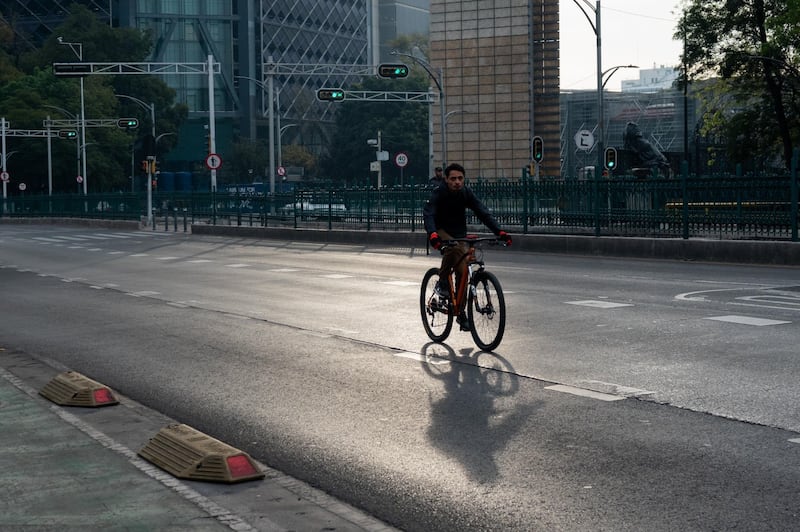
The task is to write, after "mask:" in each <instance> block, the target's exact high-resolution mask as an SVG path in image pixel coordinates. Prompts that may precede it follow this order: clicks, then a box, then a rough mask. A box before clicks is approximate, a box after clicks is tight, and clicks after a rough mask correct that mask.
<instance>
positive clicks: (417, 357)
mask: <svg viewBox="0 0 800 532" xmlns="http://www.w3.org/2000/svg"><path fill="white" fill-rule="evenodd" d="M392 354H393V355H394V356H396V357H400V358H409V359H411V360H416V361H417V362H425V363H426V364H432V365H434V366H441V365H442V364H449V363H450V361H449V360H444V359H441V358H432V357H429V356H425V355H422V354H420V353H412V352H411V351H404V352H402V353H392Z"/></svg>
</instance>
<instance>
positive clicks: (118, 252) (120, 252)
mask: <svg viewBox="0 0 800 532" xmlns="http://www.w3.org/2000/svg"><path fill="white" fill-rule="evenodd" d="M123 253H125V252H124V251H109V252H108V254H109V255H122V254H123Z"/></svg>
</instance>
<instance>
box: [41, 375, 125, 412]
mask: <svg viewBox="0 0 800 532" xmlns="http://www.w3.org/2000/svg"><path fill="white" fill-rule="evenodd" d="M39 395H41V396H43V397H46V398H47V399H49V400H51V401H53V402H54V403H56V404H58V405H62V406H89V407H94V406H110V405H116V404H119V400H118V399H117V398H116V396H115V395H114V392H112V391H111V389H110V388H109V387H108V386H105V385H103V384H100V383H99V382H97V381H93V380H92V379H90V378H89V377H86V376H85V375H81V374H80V373H77V372H75V371H67V372H65V373H61V374H59V375H56V376H55V377H53V379H52V380H51V381H50V382H48V383H47V384H45V386H44V388H42V389H41V390H40V391H39Z"/></svg>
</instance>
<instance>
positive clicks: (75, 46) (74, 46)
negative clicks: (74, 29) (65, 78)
mask: <svg viewBox="0 0 800 532" xmlns="http://www.w3.org/2000/svg"><path fill="white" fill-rule="evenodd" d="M58 44H63V45H64V46H69V48H70V50H72V52H73V53H74V54H75V55H76V56H77V57H78V61H81V62H83V43H79V42H64V40H63V39H62V38H61V37H59V38H58ZM80 82H81V119H80V123H81V128H80V130H81V134H80V140H79V141H78V144H80V145H81V150H82V151H81V164H82V165H83V195H84V196H85V195H86V194H87V192H88V181H89V180H88V176H87V175H86V107H85V105H84V98H83V76H81V78H80Z"/></svg>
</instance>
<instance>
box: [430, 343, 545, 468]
mask: <svg viewBox="0 0 800 532" xmlns="http://www.w3.org/2000/svg"><path fill="white" fill-rule="evenodd" d="M442 351H444V352H442ZM421 354H422V360H423V361H422V368H423V370H424V371H425V372H426V373H427V374H428V375H429V376H431V377H433V378H435V379H436V380H439V381H441V382H442V383H443V385H444V388H443V390H442V392H443V393H442V395H441V397H438V398H434V392H431V393H430V425H429V427H428V430H427V432H426V434H427V436H428V440H429V441H430V443H431V444H432V445H433V446H434V447H436V448H437V449H439V450H441V451H442V452H444V453H445V454H447V455H448V456H450V457H452V458H454V459H456V460H457V461H458V462H459V463H460V464H461V465H462V467H463V468H464V470H465V471H466V473H467V475H468V476H469V477H470V478H471V479H472V480H473V481H475V482H478V483H480V484H489V483H494V482H495V481H496V480H497V479H498V477H499V476H500V473H499V468H498V465H497V455H498V453H500V451H502V450H503V449H504V448H505V447H506V445H507V444H508V442H509V441H510V440H511V439H512V438H513V437H514V436H515V435H516V434H517V432H519V429H520V428H521V427H522V425H523V423H524V422H525V421H526V420H527V419H528V418H529V417H530V415H531V414H533V413H534V411H535V410H537V409H538V407H537V406H536V405H530V404H527V405H526V404H520V403H518V402H513V401H505V402H506V403H507V404H505V405H500V406H498V405H497V404H496V401H497V399H499V398H504V397H511V396H513V395H515V394H516V393H517V391H518V390H519V377H518V376H517V375H516V373H515V372H514V368H513V367H512V366H511V363H510V362H508V361H507V360H506V359H504V358H503V357H501V356H499V355H497V354H496V353H490V352H486V351H479V350H475V349H473V348H466V349H462V350H460V354H458V355H457V354H456V353H455V352H454V351H453V349H452V348H450V347H449V346H446V345H443V344H437V343H433V342H431V343H429V344H426V345H425V346H423V348H422V352H421ZM447 361H449V362H447Z"/></svg>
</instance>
